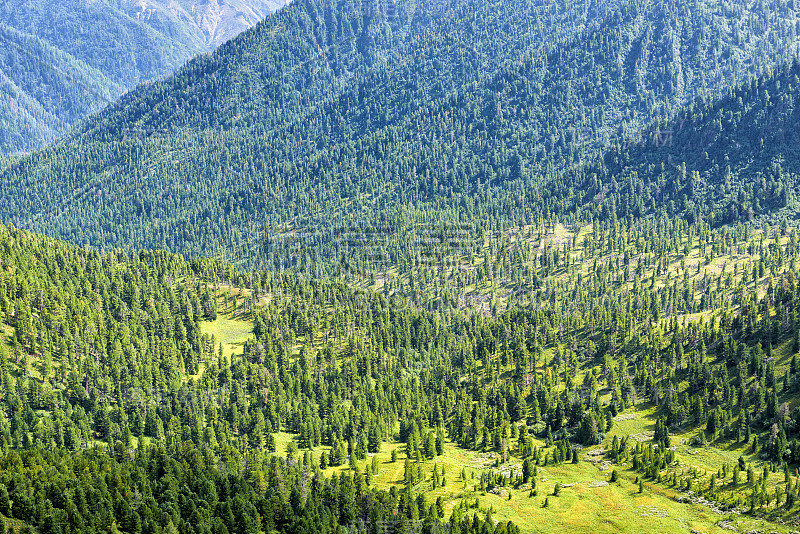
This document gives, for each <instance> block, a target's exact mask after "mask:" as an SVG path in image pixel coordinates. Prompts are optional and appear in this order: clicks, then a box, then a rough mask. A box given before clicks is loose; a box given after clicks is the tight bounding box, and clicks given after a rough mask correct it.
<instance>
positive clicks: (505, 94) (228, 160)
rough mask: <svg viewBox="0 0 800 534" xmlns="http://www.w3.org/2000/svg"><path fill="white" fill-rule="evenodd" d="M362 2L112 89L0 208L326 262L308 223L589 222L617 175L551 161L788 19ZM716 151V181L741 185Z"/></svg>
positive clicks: (662, 9) (598, 6)
mask: <svg viewBox="0 0 800 534" xmlns="http://www.w3.org/2000/svg"><path fill="white" fill-rule="evenodd" d="M371 5H372V4H369V3H365V4H363V5H362V4H361V3H358V2H355V3H351V2H338V3H337V2H331V1H324V0H300V1H297V2H294V3H293V4H291V5H290V6H288V7H287V8H285V9H283V10H281V11H280V12H279V13H278V14H277V15H276V16H274V17H269V18H268V19H267V20H265V21H264V22H263V23H261V24H259V25H258V26H256V27H255V28H253V29H251V30H249V31H247V32H245V33H244V34H242V35H240V36H239V37H238V38H236V39H234V40H232V41H230V42H228V43H226V44H225V45H223V46H221V47H220V48H219V49H218V50H217V51H215V52H214V53H213V54H210V55H204V56H201V57H199V58H197V59H195V60H194V61H192V62H190V63H189V64H188V65H187V66H186V67H184V68H182V69H180V70H179V71H178V72H177V73H176V74H175V75H173V76H171V77H169V78H167V79H165V80H162V81H159V82H157V83H155V84H153V85H150V86H145V87H140V88H138V89H136V90H134V91H132V92H130V93H128V94H126V95H125V96H123V97H122V98H121V99H120V100H119V101H118V102H117V103H116V104H114V105H113V106H110V107H109V108H108V109H106V110H104V111H103V112H102V113H99V114H97V115H95V116H93V117H92V118H90V119H89V120H88V121H87V122H86V123H85V124H83V125H81V126H80V127H79V128H78V129H77V130H74V131H73V132H71V133H70V134H69V135H68V136H67V137H66V138H65V139H64V140H63V141H61V142H59V143H58V144H56V145H54V146H51V147H48V148H46V149H43V150H42V151H40V152H37V153H35V154H32V155H30V156H27V157H25V158H22V159H21V160H20V161H18V162H16V163H15V164H14V165H12V166H11V167H9V168H8V169H6V170H4V171H2V173H0V179H1V180H2V181H3V184H4V187H3V188H2V191H0V218H2V219H4V220H6V221H9V222H13V223H14V224H15V225H17V226H19V227H24V228H28V229H32V230H36V231H40V232H44V233H46V234H48V235H52V236H57V237H60V238H64V239H67V240H69V241H71V242H74V243H80V244H82V243H88V244H91V245H94V246H97V247H102V248H106V249H110V248H114V247H117V246H121V247H125V248H129V249H139V248H166V249H169V250H172V251H175V252H180V253H183V254H186V255H188V256H191V257H195V256H198V255H213V256H216V257H219V258H226V259H228V260H231V261H243V262H246V263H247V264H249V265H259V264H264V265H266V264H267V263H268V262H270V261H271V260H272V259H273V256H274V255H275V254H274V252H273V251H274V250H275V248H276V246H277V247H281V246H283V245H280V244H279V245H275V244H274V243H273V242H274V240H275V239H276V236H277V239H279V240H280V239H281V236H283V235H284V234H286V233H287V232H288V233H290V234H292V233H295V234H296V233H298V232H305V233H307V234H310V235H312V236H321V237H318V238H317V237H314V239H316V241H312V242H310V243H308V242H304V243H303V244H302V246H306V247H307V248H309V249H313V250H314V251H315V254H319V255H321V256H322V257H324V258H328V260H329V259H330V258H334V257H336V255H337V254H339V253H342V252H343V253H345V254H348V253H349V252H348V250H350V249H347V250H337V249H336V248H334V247H333V246H328V248H327V249H326V248H324V246H327V245H322V246H319V243H323V244H324V243H329V242H330V241H331V239H330V238H329V236H327V235H326V233H328V234H329V233H339V234H346V233H349V232H351V231H352V229H353V228H371V230H369V232H372V233H375V232H377V233H382V232H384V231H385V229H386V228H388V229H389V232H391V233H392V234H393V235H394V237H393V244H392V247H395V248H396V249H399V250H403V249H404V248H407V244H408V243H412V242H413V240H414V239H416V235H417V234H418V231H417V230H416V228H417V225H431V224H434V225H438V224H439V223H440V221H447V222H448V223H449V224H451V225H460V224H467V225H474V226H478V227H481V228H484V227H500V226H504V225H505V226H508V225H519V224H523V223H529V222H534V221H537V220H539V219H540V218H544V219H546V218H548V217H549V216H551V215H552V214H563V215H567V216H572V214H576V213H580V214H581V215H582V216H583V214H584V213H586V214H588V213H589V212H592V213H593V214H594V213H595V212H596V214H598V215H599V216H605V215H604V214H605V213H606V211H607V210H608V209H610V208H611V206H610V204H611V202H610V201H609V202H606V203H603V202H600V201H599V200H598V199H601V198H602V197H603V194H604V193H603V192H604V191H606V190H610V191H615V190H616V189H615V188H616V187H619V188H621V187H623V186H626V184H627V182H624V183H623V182H620V181H619V180H618V182H619V184H618V185H617V186H614V183H613V180H611V179H610V178H609V179H608V180H606V179H603V178H602V177H598V178H597V185H595V179H594V178H593V174H595V173H594V172H590V171H584V170H581V171H575V173H574V174H568V175H567V178H565V179H563V181H562V178H560V177H561V174H562V173H563V172H564V171H565V170H568V169H571V168H573V167H574V166H576V165H578V166H579V168H581V169H584V167H580V165H583V164H585V163H587V162H590V161H592V160H593V158H595V156H597V155H599V154H601V153H603V152H604V151H606V150H607V149H609V148H612V147H614V146H617V145H621V146H626V143H627V141H628V140H630V139H632V138H635V136H636V135H637V132H640V131H641V130H642V128H644V127H646V126H647V125H648V124H651V123H652V121H654V120H656V119H658V118H659V117H666V116H671V115H672V114H673V113H675V112H678V111H677V110H679V109H681V106H683V105H685V104H687V103H689V102H691V101H694V100H695V99H696V98H697V97H699V96H701V95H720V94H723V95H724V94H725V92H726V91H727V90H728V89H727V86H728V84H729V83H731V81H732V80H736V79H740V80H744V79H747V78H748V76H750V75H753V74H754V73H756V72H759V71H761V70H763V68H764V66H766V65H769V64H774V63H775V62H781V61H787V60H789V59H790V58H791V57H792V54H793V46H794V44H793V43H794V41H795V38H794V35H795V32H796V24H795V23H796V22H797V21H796V20H795V15H794V11H793V10H791V9H789V8H788V7H787V6H786V5H785V4H784V3H783V2H777V1H775V2H762V3H758V4H751V3H749V2H744V1H730V2H716V1H714V2H711V1H706V2H694V3H691V5H689V4H687V3H685V2H678V1H665V2H659V3H645V4H642V3H640V2H633V1H618V2H594V1H592V2H589V1H588V0H587V1H586V2H570V3H568V4H567V5H561V4H547V5H542V4H541V3H539V2H534V1H532V0H531V1H522V2H507V1H499V0H496V1H488V2H487V1H477V0H474V1H473V0H458V1H441V2H415V1H410V0H409V1H407V2H405V1H398V2H390V3H388V4H387V3H379V5H380V8H375V9H373V8H371V7H369V6H371ZM767 29H769V31H767ZM454 39H455V40H454ZM788 90H789V88H788V86H786V85H782V86H781V88H780V90H779V91H780V92H781V93H783V92H785V91H788ZM743 94H744V96H746V95H747V94H749V93H747V91H745V93H743ZM771 95H772V93H771ZM772 98H779V97H778V93H776V94H775V95H772ZM723 102H728V101H725V100H723ZM770 102H772V100H771V101H770ZM706 105H708V104H705V105H702V106H701V105H699V104H698V105H695V107H694V108H692V111H687V112H683V113H684V115H686V114H689V115H686V116H687V117H690V116H691V114H692V113H696V110H698V109H701V108H703V106H706ZM724 105H725V106H726V107H727V106H729V105H733V106H736V105H738V101H733V102H730V103H726V104H724ZM742 105H749V104H748V103H745V102H743V104H742ZM770 105H771V104H770ZM698 106H699V107H698ZM731 113H735V112H734V111H731ZM723 115H725V114H724V113H723ZM695 120H698V121H699V120H700V119H699V118H696V119H695ZM702 120H704V121H711V122H714V121H716V122H719V120H727V119H725V118H724V117H723V118H721V119H718V118H717V117H716V116H713V117H712V116H708V115H706V116H704V118H703V119H702ZM726 124H727V122H726ZM737 124H738V125H739V127H742V126H743V124H742V123H737ZM674 130H675V131H674V132H673V133H672V145H671V147H670V148H671V150H672V152H673V154H672V155H673V158H672V163H673V164H674V165H675V166H680V165H681V163H682V162H683V160H684V159H686V160H688V161H687V171H686V175H687V178H686V180H687V181H688V180H690V178H691V176H692V175H693V170H695V169H693V167H692V165H694V163H692V161H693V160H692V159H691V158H692V157H694V156H693V154H692V153H688V154H683V153H681V152H680V150H679V148H680V147H682V146H690V147H693V146H695V145H694V144H693V143H694V141H693V140H690V139H687V140H685V141H680V140H679V138H680V137H681V136H686V135H687V132H683V131H678V130H677V129H674ZM742 135H744V134H742ZM680 143H686V144H687V145H681V144H680ZM661 144H663V143H660V144H659V146H658V147H657V148H659V149H661V148H662V147H661V146H660V145H661ZM744 148H745V149H747V150H753V149H755V147H751V146H750V145H749V144H748V145H745V147H744ZM773 148H774V147H769V146H766V147H765V150H770V149H773ZM660 153H661V152H660V151H659V150H655V149H652V150H650V152H648V154H651V156H649V158H650V160H657V158H658V157H659V154H660ZM732 157H733V156H732ZM744 157H746V156H745V155H743V154H742V155H739V154H737V156H736V158H735V159H736V160H737V161H743V159H742V158H744ZM787 157H788V156H787ZM650 160H648V162H649V161H650ZM625 161H627V160H625ZM631 162H632V163H637V162H635V161H633V160H632V161H631ZM622 163H623V160H622V159H620V163H618V164H617V165H618V166H619V165H622ZM734 164H735V161H734V162H733V163H732V164H731V165H732V173H733V174H734V176H738V177H739V178H741V179H742V180H745V179H749V177H750V175H749V174H747V173H746V172H745V173H743V174H742V173H739V171H738V169H736V168H735V167H734ZM657 165H658V164H657ZM664 165H665V168H672V167H669V166H668V164H667V163H666V162H665V163H664ZM698 165H699V164H698ZM720 165H721V164H720ZM698 170H703V171H704V170H705V168H702V167H701V168H700V169H698ZM611 172H614V173H616V171H615V170H614V167H613V166H611V165H609V168H608V169H606V170H604V171H603V173H605V174H609V173H611ZM619 172H620V173H621V172H623V171H622V170H620V171H619ZM666 172H667V171H665V173H666ZM650 179H651V177H650V176H649V175H648V176H646V177H644V176H643V177H641V180H650ZM663 179H664V180H668V179H670V180H671V177H670V176H669V175H668V174H667V175H665V176H664V178H663ZM601 181H602V185H601V184H600V182H601ZM766 182H767V184H769V183H770V179H769V178H766ZM632 183H634V184H635V183H636V180H632ZM732 183H733V184H734V185H735V184H736V183H737V180H736V179H732ZM587 185H590V186H591V188H590V189H589V191H591V192H592V196H590V197H587V196H585V194H584V193H585V191H586V190H587V187H586V186H587ZM680 186H681V187H680V189H679V190H680V191H682V190H683V189H685V187H686V184H685V183H683V182H681V184H680ZM579 187H580V189H579ZM732 187H733V186H732ZM742 187H743V188H745V190H748V191H749V189H748V188H749V186H747V185H746V184H743V185H742ZM769 187H770V186H769V185H767V186H766V188H769ZM696 189H697V191H696V192H695V193H694V197H695V200H694V201H693V202H694V204H693V205H689V204H688V202H689V198H691V197H690V196H689V195H687V205H686V206H684V204H683V203H682V196H681V195H682V193H678V192H674V195H675V196H676V205H677V207H676V209H682V210H686V211H687V213H694V212H698V213H699V212H700V211H701V208H702V207H703V206H704V205H705V204H704V203H705V202H707V201H708V202H710V201H711V200H710V199H711V197H710V196H709V195H710V193H709V194H708V195H707V194H706V189H704V187H702V186H698V187H697V188H696ZM734 189H735V187H734ZM595 190H596V191H595ZM633 191H637V188H636V187H634V189H633ZM646 193H647V192H646ZM656 193H657V192H656V191H654V192H652V193H648V194H651V196H652V197H653V199H654V200H655V205H653V201H651V200H649V198H650V197H648V196H647V194H645V195H642V197H641V202H642V203H643V205H642V207H641V208H639V209H638V211H637V213H649V212H654V211H657V210H658V209H659V208H660V207H661V204H660V202H661V200H662V197H663V196H664V195H663V194H662V195H660V196H659V195H658V194H656ZM620 194H622V193H620ZM665 194H666V193H665ZM669 194H673V193H669ZM715 194H716V193H715ZM744 194H745V195H746V194H749V193H747V191H746V192H745V193H744ZM598 195H599V196H598ZM753 195H755V197H754V199H755V198H756V197H758V199H759V202H760V205H759V206H755V204H754V207H753V210H754V211H753V213H754V214H757V213H762V212H764V211H765V210H769V209H774V208H775V207H777V206H778V205H779V203H780V202H781V200H780V197H781V194H780V192H778V191H777V189H775V190H769V192H762V189H761V188H760V186H759V188H757V189H754V190H753ZM595 197H597V198H595ZM705 197H708V198H705ZM714 199H715V200H714V202H717V200H716V197H714ZM639 201H640V198H639V197H637V198H635V199H633V200H630V203H631V206H630V207H626V206H625V203H626V202H629V200H628V199H627V197H626V198H620V199H616V200H614V207H613V210H612V211H614V212H615V213H618V214H623V215H624V213H625V211H624V210H626V209H628V210H629V211H630V212H631V214H633V211H634V209H636V208H635V206H636V204H637V203H638V202H639ZM593 203H594V205H595V206H597V205H599V206H600V207H599V208H592V209H591V210H590V209H588V208H589V207H591V205H592V204H593ZM693 206H694V207H693ZM664 207H665V208H669V205H668V204H667V203H664ZM724 208H725V209H726V210H728V209H729V208H728V206H724ZM720 209H722V208H720ZM618 216H619V215H618ZM738 216H739V214H736V217H738ZM715 220H720V219H715ZM423 232H424V231H423ZM295 237H296V235H291V236H290V238H291V239H294V238H295ZM368 239H372V237H368ZM337 246H339V245H337ZM345 248H346V247H345ZM356 248H358V247H356ZM339 249H342V247H341V246H340V247H339ZM328 260H326V261H328ZM326 268H327V267H326Z"/></svg>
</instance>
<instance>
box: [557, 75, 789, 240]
mask: <svg viewBox="0 0 800 534" xmlns="http://www.w3.org/2000/svg"><path fill="white" fill-rule="evenodd" d="M798 76H800V63H799V62H798V60H795V61H793V62H792V63H791V64H788V65H785V66H782V67H780V68H778V69H776V70H775V71H774V72H772V71H770V72H769V73H768V74H766V75H764V76H761V77H758V78H753V79H752V80H750V81H749V82H745V83H743V84H741V85H738V86H735V87H732V88H731V89H729V90H728V91H727V92H726V94H725V95H724V96H723V97H721V98H719V99H713V100H707V99H706V100H699V101H697V102H696V103H694V104H693V105H691V106H688V107H687V108H685V109H682V110H681V111H680V112H678V113H677V114H675V115H674V116H672V117H671V118H670V119H669V120H664V121H661V122H658V123H656V124H654V125H653V126H651V127H650V128H649V129H646V130H645V131H643V132H642V134H641V136H640V138H639V139H638V142H635V143H631V144H629V145H627V146H623V147H619V148H617V149H616V150H611V151H609V152H608V153H607V154H606V155H605V157H604V158H602V159H601V160H599V161H598V162H596V163H593V164H591V165H585V166H581V167H578V168H576V169H574V170H572V171H570V172H568V173H565V175H563V176H561V177H560V178H559V179H557V180H553V181H551V182H549V183H548V185H547V187H544V188H543V189H542V191H543V196H544V197H546V198H545V199H543V205H545V206H548V207H549V209H550V210H552V211H553V212H556V213H564V214H567V213H576V212H578V213H583V214H584V217H585V216H586V215H585V214H588V217H589V218H592V217H596V218H606V217H613V216H615V217H619V218H625V219H628V220H636V219H637V218H640V217H642V216H646V215H649V214H653V213H659V212H663V213H669V214H676V215H680V216H682V217H684V218H685V219H686V220H688V221H690V222H693V221H697V220H701V219H702V220H706V221H707V222H709V223H711V224H712V225H714V226H721V225H725V224H731V223H738V222H748V221H752V220H754V219H761V220H767V221H770V222H772V223H774V224H777V223H779V222H780V221H781V220H782V219H788V220H790V221H792V220H795V219H797V216H798V205H797V200H796V198H797V192H798V189H797V188H798V176H797V164H798V151H797V141H798V134H797V124H798V122H800V109H798V107H797V105H796V103H795V101H796V99H797V97H798V94H799V92H800V77H798ZM551 202H552V203H551Z"/></svg>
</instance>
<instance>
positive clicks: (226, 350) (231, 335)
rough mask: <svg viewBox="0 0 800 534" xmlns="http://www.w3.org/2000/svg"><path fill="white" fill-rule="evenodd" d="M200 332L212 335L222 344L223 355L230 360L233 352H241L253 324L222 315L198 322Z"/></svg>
mask: <svg viewBox="0 0 800 534" xmlns="http://www.w3.org/2000/svg"><path fill="white" fill-rule="evenodd" d="M200 333H202V334H205V335H208V336H214V338H215V339H216V341H217V343H220V344H221V345H222V354H223V356H224V357H225V358H226V359H228V361H230V358H231V356H232V355H233V354H241V353H242V346H243V345H244V342H245V341H246V340H247V339H248V338H250V336H251V335H252V333H253V325H252V323H250V322H249V321H243V320H240V319H231V318H229V317H224V316H222V315H220V316H218V317H217V319H216V320H215V321H203V322H202V323H200Z"/></svg>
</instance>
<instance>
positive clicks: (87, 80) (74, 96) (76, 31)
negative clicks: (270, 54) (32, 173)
mask: <svg viewBox="0 0 800 534" xmlns="http://www.w3.org/2000/svg"><path fill="white" fill-rule="evenodd" d="M283 3H284V2H283V0H277V1H272V0H223V1H222V2H219V3H217V2H213V3H212V2H207V1H201V2H191V3H189V2H186V1H185V0H181V1H180V2H166V1H162V0H152V1H149V2H137V1H134V0H98V1H92V2H87V1H85V0H61V1H58V2H51V1H47V0H6V1H4V2H3V3H2V5H0V152H4V153H13V152H20V151H31V150H34V149H37V148H40V147H42V146H43V145H44V144H46V143H48V142H50V141H53V140H54V139H55V138H56V137H57V136H59V135H61V134H63V133H64V132H65V131H67V130H68V129H69V128H70V127H72V126H74V125H75V124H76V123H78V122H79V121H80V120H81V119H83V118H85V117H87V116H88V115H89V114H90V113H92V112H94V111H97V110H98V109H100V108H102V107H104V106H105V105H107V104H108V103H110V102H111V101H113V100H116V98H117V97H118V96H119V95H120V94H122V92H123V91H125V90H126V89H130V88H133V87H135V86H136V85H138V84H140V83H142V82H145V81H148V80H152V79H155V78H159V77H161V76H166V75H168V74H170V73H172V72H173V71H174V70H175V69H177V68H178V67H180V66H181V65H182V64H183V63H184V62H186V61H187V60H188V59H190V58H191V57H193V56H195V55H197V54H199V53H202V52H208V51H210V50H212V49H213V48H214V47H215V46H217V45H218V44H220V43H221V42H223V41H224V40H226V39H228V38H230V37H233V36H234V35H236V34H237V33H239V32H241V31H242V30H244V29H246V28H247V27H249V26H252V25H254V24H255V23H256V22H258V21H259V20H260V19H262V18H263V17H264V16H266V15H267V14H268V13H270V12H272V11H273V10H274V9H276V8H277V7H280V6H281V5H282V4H283Z"/></svg>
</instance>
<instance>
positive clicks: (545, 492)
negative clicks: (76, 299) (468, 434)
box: [275, 408, 792, 534]
mask: <svg viewBox="0 0 800 534" xmlns="http://www.w3.org/2000/svg"><path fill="white" fill-rule="evenodd" d="M630 413H632V414H633V415H635V416H636V417H635V418H633V419H625V420H621V421H618V422H616V423H615V425H614V428H613V429H612V431H611V432H610V433H609V434H608V436H607V439H606V441H605V442H604V444H603V445H605V446H606V447H609V446H610V441H611V439H612V438H613V436H614V435H617V436H625V435H637V434H643V433H646V432H648V431H652V426H653V422H654V420H653V418H652V416H653V413H652V409H648V408H645V409H643V410H640V411H636V412H630ZM630 413H629V415H628V416H629V417H630ZM275 438H276V447H277V450H278V453H277V454H280V455H284V454H285V451H286V446H287V445H288V443H289V442H290V441H292V440H293V439H295V438H296V436H294V435H292V434H289V433H285V432H281V433H277V434H275ZM675 438H676V441H678V442H679V441H680V440H681V439H682V438H683V437H682V436H676V437H675ZM537 445H538V446H541V445H543V443H541V442H539V443H537ZM603 445H601V446H603ZM395 449H396V450H397V458H398V460H397V461H396V462H392V461H391V452H392V450H395ZM325 450H327V447H316V448H315V449H314V450H313V451H312V452H313V456H314V459H315V461H317V460H318V459H319V456H320V455H321V453H322V452H323V451H325ZM403 450H404V445H403V444H401V443H397V442H391V443H384V444H383V447H382V449H381V452H379V453H377V454H374V455H373V454H370V455H369V457H368V458H367V460H365V461H360V462H357V464H358V466H359V469H360V470H361V472H362V473H365V472H366V470H367V467H368V466H371V465H372V458H373V456H377V458H378V467H379V470H378V472H377V473H376V474H373V475H372V478H371V483H372V485H373V486H375V487H376V488H378V489H384V490H388V489H389V488H391V487H392V486H394V487H396V488H397V489H400V488H402V487H403V477H404V461H405V454H404V452H403ZM586 452H587V451H583V452H581V454H580V458H581V461H580V462H579V463H578V464H570V463H567V464H561V465H548V466H540V467H538V474H537V476H536V489H537V493H538V494H537V495H536V496H530V494H531V485H530V484H525V485H523V486H520V488H518V489H514V488H511V487H507V488H502V490H501V491H500V492H499V494H494V493H487V492H481V491H480V488H479V479H480V476H481V473H486V472H488V471H489V470H491V469H494V466H495V461H496V458H497V456H496V454H494V453H491V452H490V453H480V452H475V451H469V450H465V449H462V448H460V447H458V446H456V445H455V444H453V443H449V442H448V443H447V444H446V445H445V450H444V454H443V455H442V456H439V457H437V458H436V459H435V460H428V461H423V462H422V470H423V473H424V474H425V479H424V480H423V481H422V482H420V483H418V484H416V485H415V486H414V491H416V492H421V493H424V494H425V496H426V499H427V501H428V502H429V503H433V502H435V501H436V499H437V498H438V497H441V498H442V500H443V507H444V511H445V514H446V516H449V515H450V514H451V513H452V512H453V510H454V509H455V508H456V507H458V506H460V505H461V504H462V503H463V502H466V503H468V504H469V505H470V508H469V509H468V511H467V512H466V513H478V514H479V515H480V516H481V517H485V516H486V514H487V513H488V512H491V515H492V517H493V518H494V519H495V520H498V521H509V520H510V521H513V522H514V523H516V524H517V525H519V526H520V528H521V529H522V532H537V533H539V532H541V533H547V534H549V533H554V534H555V533H563V532H570V533H587V534H588V533H609V534H610V533H617V532H629V533H641V532H659V533H662V532H663V533H676V534H677V533H687V532H693V531H696V532H702V533H723V532H730V531H729V530H726V529H725V528H723V526H724V524H725V523H722V525H723V526H719V525H718V524H719V523H720V522H729V523H730V525H732V526H733V527H735V528H736V529H738V531H740V532H749V531H751V530H764V529H766V531H769V532H791V530H792V529H791V527H789V526H784V525H780V524H775V523H773V522H770V521H765V520H763V519H760V518H756V517H750V516H746V515H734V514H719V513H716V512H714V511H712V510H711V509H710V508H708V507H706V506H703V505H698V504H690V503H681V502H678V501H677V498H678V497H679V496H680V495H681V492H680V491H678V490H675V489H672V488H670V487H668V486H666V485H665V484H656V483H651V482H649V481H648V482H645V484H644V491H643V492H642V493H639V487H638V483H637V482H636V477H637V474H636V473H634V472H633V471H630V470H628V469H626V468H625V467H617V472H618V474H619V479H618V481H617V482H614V483H608V484H607V485H605V484H604V483H607V482H608V480H609V477H610V474H611V469H608V468H605V469H603V468H602V467H601V465H602V464H601V463H599V462H597V463H595V462H590V461H587V458H588V456H587V454H586ZM677 453H678V458H679V462H680V463H681V464H682V465H683V466H684V467H685V468H686V469H688V468H689V467H697V468H698V469H704V470H706V471H708V472H709V474H710V473H711V472H712V471H716V470H717V469H718V468H719V467H720V466H721V465H722V464H723V463H729V464H731V463H733V462H735V461H736V460H737V459H738V457H739V455H740V454H742V453H746V451H745V450H744V448H742V449H741V450H740V449H739V448H736V447H732V448H729V449H725V448H720V449H718V448H715V447H707V448H693V447H690V446H688V445H686V444H683V445H678V450H677ZM300 454H302V451H301V453H300ZM745 456H746V458H747V461H748V462H750V461H753V462H755V459H753V458H750V457H749V455H747V454H745ZM509 464H510V465H513V464H521V460H520V459H519V458H514V457H512V458H510V460H509V462H508V464H506V465H509ZM434 465H436V466H437V467H438V469H439V470H440V471H441V470H442V468H444V473H445V475H444V478H445V480H446V484H445V485H444V486H440V487H438V488H436V489H433V488H432V472H433V468H434ZM754 465H755V463H754ZM462 470H463V472H464V474H465V478H464V479H462ZM334 472H336V473H339V474H343V473H348V474H349V473H351V471H350V468H349V467H348V466H347V465H343V466H338V467H329V468H327V469H326V470H325V475H326V476H331V475H332V474H333V473H334ZM556 483H559V484H560V485H561V486H562V488H561V491H560V494H559V495H558V496H554V495H553V490H554V486H555V484H556ZM509 494H510V496H511V497H510V499H509ZM476 499H477V501H478V507H477V508H475V507H474V503H475V501H476ZM545 499H546V500H547V503H548V505H547V506H546V507H545V506H544V503H545Z"/></svg>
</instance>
